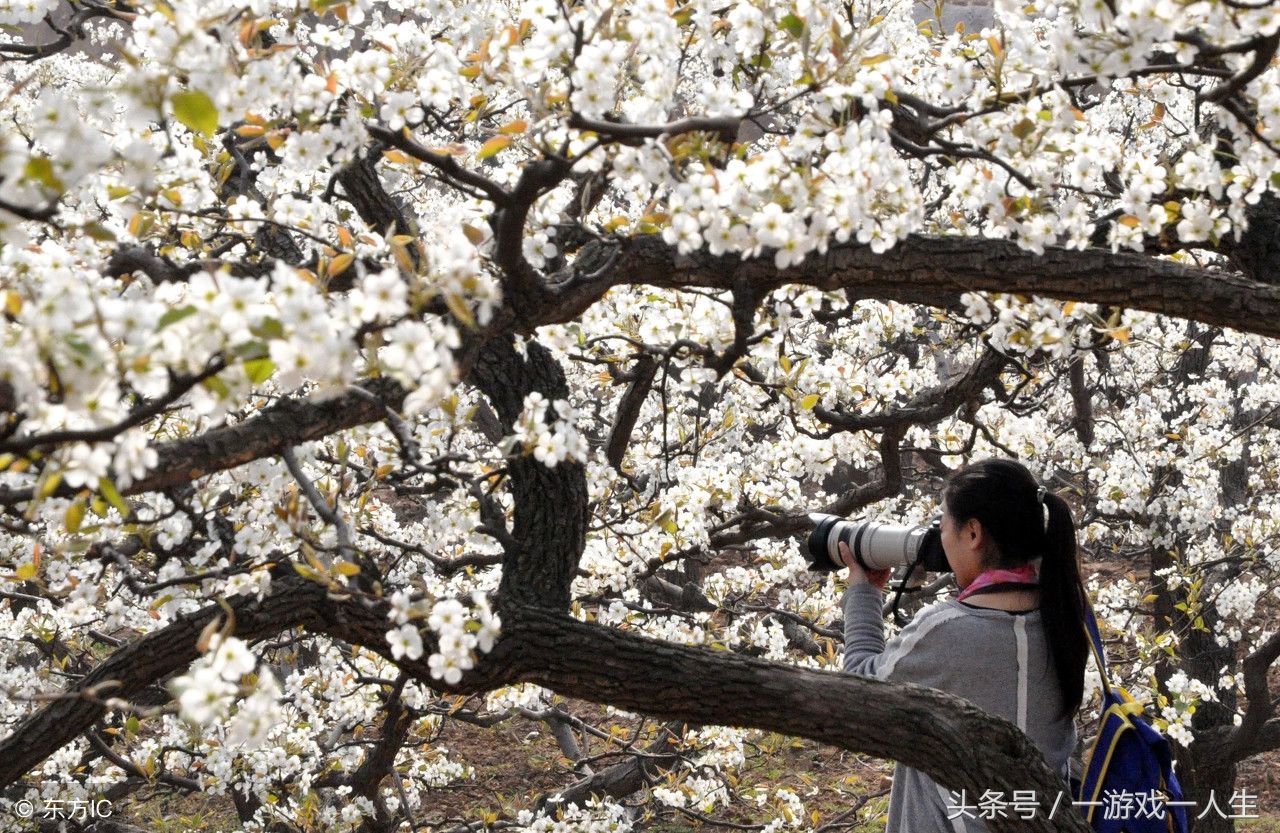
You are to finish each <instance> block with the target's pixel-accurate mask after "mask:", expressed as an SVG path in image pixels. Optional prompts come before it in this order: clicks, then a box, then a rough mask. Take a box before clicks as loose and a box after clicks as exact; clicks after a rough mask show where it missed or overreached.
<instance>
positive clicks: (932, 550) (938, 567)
mask: <svg viewBox="0 0 1280 833" xmlns="http://www.w3.org/2000/svg"><path fill="white" fill-rule="evenodd" d="M809 519H810V520H812V521H814V523H815V525H814V527H813V532H810V533H809V541H808V545H807V546H806V547H805V556H806V557H807V558H808V559H809V569H811V570H816V571H819V572H830V571H832V570H839V569H840V568H841V567H843V566H844V564H843V563H842V562H841V560H840V551H839V549H838V547H839V544H840V542H841V541H843V542H844V543H846V544H848V545H849V551H850V552H851V553H853V557H854V558H855V559H857V561H858V564H859V565H860V566H861V567H862V568H863V569H864V570H883V569H884V568H886V567H902V566H905V565H908V564H917V563H919V564H920V565H922V566H923V567H924V569H926V570H928V571H930V572H934V573H949V572H951V565H950V564H948V563H947V556H946V553H944V552H943V551H942V519H941V517H937V518H934V519H933V520H932V521H931V522H929V523H927V524H922V525H920V526H903V525H901V524H888V523H882V522H880V521H874V520H866V521H848V520H845V519H844V518H841V517H840V516H839V515H826V514H823V513H821V512H813V513H810V515H809Z"/></svg>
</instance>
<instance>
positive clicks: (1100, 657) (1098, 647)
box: [1084, 598, 1111, 694]
mask: <svg viewBox="0 0 1280 833" xmlns="http://www.w3.org/2000/svg"><path fill="white" fill-rule="evenodd" d="M1084 629H1085V630H1086V631H1087V632H1088V634H1089V647H1091V648H1092V649H1093V661H1094V662H1095V663H1097V666H1098V676H1099V677H1101V678H1102V689H1103V691H1105V692H1106V693H1107V694H1110V693H1111V681H1110V680H1109V679H1108V675H1107V652H1106V650H1105V649H1104V647H1103V645H1102V634H1100V633H1099V632H1098V620H1097V619H1095V618H1094V616H1093V605H1091V604H1089V599H1088V598H1086V599H1085V600H1084Z"/></svg>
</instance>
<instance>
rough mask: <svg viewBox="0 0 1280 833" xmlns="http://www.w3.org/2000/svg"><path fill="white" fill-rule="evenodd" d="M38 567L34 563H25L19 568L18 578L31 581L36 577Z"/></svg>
mask: <svg viewBox="0 0 1280 833" xmlns="http://www.w3.org/2000/svg"><path fill="white" fill-rule="evenodd" d="M37 569H38V568H37V567H36V565H34V564H23V565H22V566H20V567H19V568H18V579H19V580H20V581H30V580H31V579H33V578H35V577H36V570H37Z"/></svg>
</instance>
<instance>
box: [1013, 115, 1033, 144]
mask: <svg viewBox="0 0 1280 833" xmlns="http://www.w3.org/2000/svg"><path fill="white" fill-rule="evenodd" d="M1035 131H1036V124H1035V122H1033V121H1032V120H1031V119H1023V120H1022V121H1020V122H1018V123H1017V124H1015V125H1014V126H1013V135H1015V136H1017V137H1018V138H1019V139H1025V138H1027V137H1028V136H1030V135H1031V134H1032V133H1034V132H1035Z"/></svg>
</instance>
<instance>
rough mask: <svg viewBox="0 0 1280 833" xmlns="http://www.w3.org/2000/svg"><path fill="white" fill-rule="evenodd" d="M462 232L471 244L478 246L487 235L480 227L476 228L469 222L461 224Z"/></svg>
mask: <svg viewBox="0 0 1280 833" xmlns="http://www.w3.org/2000/svg"><path fill="white" fill-rule="evenodd" d="M462 233H463V234H465V235H466V236H467V239H468V240H470V241H471V245H472V246H479V245H480V244H481V243H483V242H484V239H485V237H486V236H487V235H486V234H485V233H484V231H483V230H482V229H478V228H476V227H475V226H473V225H471V224H470V223H463V224H462Z"/></svg>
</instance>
